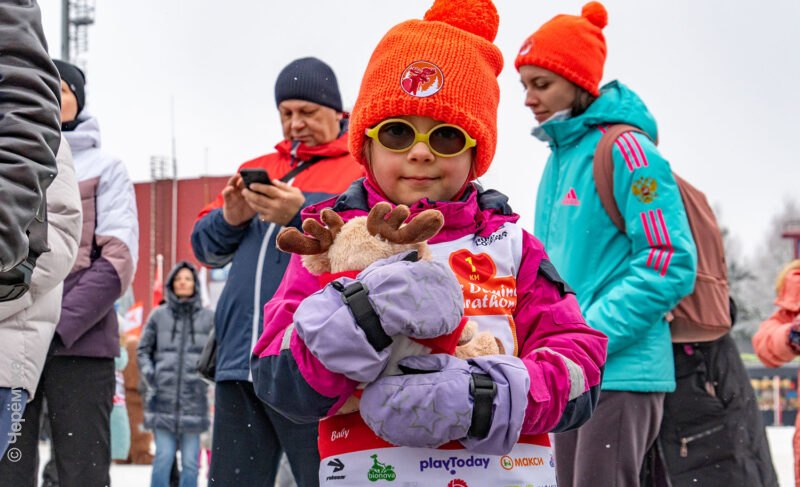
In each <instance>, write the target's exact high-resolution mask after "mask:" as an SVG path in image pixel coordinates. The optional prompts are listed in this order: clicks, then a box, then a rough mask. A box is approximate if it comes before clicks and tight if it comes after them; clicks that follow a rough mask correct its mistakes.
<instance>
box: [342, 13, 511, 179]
mask: <svg viewBox="0 0 800 487" xmlns="http://www.w3.org/2000/svg"><path fill="white" fill-rule="evenodd" d="M499 22H500V19H499V16H498V15H497V9H496V8H495V6H494V4H493V3H492V2H491V1H490V0H435V1H434V3H433V6H432V7H431V8H430V9H429V10H428V11H427V12H426V13H425V17H424V18H423V19H422V20H408V21H406V22H402V23H400V24H398V25H396V26H394V27H393V28H392V29H390V30H389V32H387V33H386V35H385V36H384V37H383V39H381V41H380V42H379V43H378V46H377V47H376V48H375V51H374V52H373V53H372V57H371V58H370V61H369V64H368V65H367V70H366V72H365V73H364V77H363V78H362V80H361V89H360V90H359V93H358V99H357V100H356V103H355V106H354V107H353V112H352V114H351V119H350V153H351V154H352V155H353V157H355V158H356V159H357V160H359V161H360V162H361V163H362V164H365V165H366V160H365V158H364V155H363V153H362V148H363V146H364V137H365V135H364V131H365V130H367V129H369V128H371V127H374V126H375V125H377V124H378V123H380V122H381V121H383V120H385V119H387V118H390V117H397V116H402V115H418V116H424V117H431V118H433V119H436V120H441V121H443V122H445V123H451V124H454V125H458V126H460V127H462V128H463V129H464V130H466V131H467V133H469V135H470V136H472V137H473V138H474V139H475V140H477V142H478V144H477V146H476V148H475V150H476V154H475V158H474V160H473V167H474V169H475V176H476V177H478V176H481V175H482V174H483V173H485V172H486V171H487V170H488V169H489V165H490V164H491V162H492V158H493V157H494V152H495V148H496V146H497V104H498V103H499V101H500V88H499V86H498V84H497V76H498V75H499V74H500V71H501V70H502V69H503V55H502V54H501V53H500V50H499V49H498V48H497V46H495V45H494V44H493V42H494V39H495V37H496V36H497V27H498V24H499Z"/></svg>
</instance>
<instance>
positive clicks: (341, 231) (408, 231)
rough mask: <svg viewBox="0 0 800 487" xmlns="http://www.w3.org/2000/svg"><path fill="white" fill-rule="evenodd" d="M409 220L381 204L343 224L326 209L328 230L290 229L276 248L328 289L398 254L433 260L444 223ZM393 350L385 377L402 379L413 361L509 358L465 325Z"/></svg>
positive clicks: (308, 223)
mask: <svg viewBox="0 0 800 487" xmlns="http://www.w3.org/2000/svg"><path fill="white" fill-rule="evenodd" d="M409 214H410V212H409V209H408V207H406V206H404V205H400V206H397V207H395V208H394V209H392V207H391V205H389V204H388V203H385V202H382V203H378V204H377V205H375V206H374V207H373V208H372V210H371V211H370V212H369V215H368V216H366V217H364V216H361V217H356V218H353V219H351V220H349V221H348V222H347V223H344V221H343V220H342V219H341V217H340V216H339V215H338V214H337V213H336V212H334V211H333V210H331V209H327V208H326V209H324V210H322V213H321V215H320V219H321V220H322V222H323V223H324V224H325V225H322V224H321V223H320V222H318V221H316V220H314V219H311V218H309V219H306V220H305V221H304V222H303V230H304V231H305V232H306V233H307V234H308V235H304V234H302V233H300V232H299V231H298V230H297V229H295V228H286V229H284V230H282V231H281V233H280V234H279V235H278V238H277V245H278V248H279V249H281V250H282V251H284V252H290V253H294V254H300V255H301V256H302V261H303V266H304V267H305V268H306V269H307V270H308V271H309V272H311V273H312V274H314V275H316V276H318V277H319V279H320V284H321V285H323V286H324V285H326V284H328V283H330V282H332V281H334V280H336V279H338V278H340V277H351V278H355V276H356V275H357V274H358V273H359V272H360V271H362V270H364V269H366V268H367V267H368V266H369V265H370V264H372V263H373V262H376V261H378V260H380V259H385V258H388V257H391V256H393V255H396V254H399V253H403V252H408V251H415V252H416V255H414V254H411V255H412V257H411V258H412V259H431V252H430V249H429V248H428V245H427V243H426V242H427V240H429V239H430V238H432V237H433V236H435V235H436V234H437V233H438V232H439V230H441V228H442V226H443V225H444V217H443V216H442V214H441V212H439V211H437V210H426V211H423V212H422V213H420V214H419V215H417V216H415V217H414V218H413V219H411V220H410V221H409V222H408V223H404V222H405V221H406V219H408V217H409ZM422 312H424V311H422ZM392 347H393V348H392V354H391V358H390V360H389V363H388V365H387V366H386V368H385V369H384V371H383V374H382V375H393V374H399V373H401V372H400V370H399V369H398V367H397V362H398V361H400V360H401V359H403V358H405V357H408V356H411V355H425V354H429V353H449V354H453V355H455V356H457V357H459V358H464V359H466V358H470V357H477V356H481V355H493V354H500V353H503V352H504V349H503V346H502V344H501V342H500V341H499V340H497V339H496V338H495V337H494V336H493V335H492V334H490V333H488V332H478V329H477V324H476V323H475V322H473V321H467V320H466V319H463V320H462V322H461V323H460V325H459V326H458V327H457V328H456V329H455V331H453V332H452V333H450V334H449V335H444V336H441V337H438V338H433V339H424V340H423V339H415V338H408V337H405V336H402V335H398V336H395V337H393V344H392ZM357 409H358V399H357V398H355V397H352V398H351V399H350V400H349V401H348V402H347V403H346V404H345V405H344V406H343V407H342V409H340V410H339V412H338V414H344V413H349V412H353V411H355V410H357Z"/></svg>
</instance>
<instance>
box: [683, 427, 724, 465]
mask: <svg viewBox="0 0 800 487" xmlns="http://www.w3.org/2000/svg"><path fill="white" fill-rule="evenodd" d="M723 428H725V425H724V424H721V425H719V426H715V427H713V428H711V429H708V430H705V431H701V432H700V433H697V434H695V435H692V436H684V437H683V438H681V458H686V457H688V456H689V443H691V442H693V441H695V440H699V439H700V438H705V437H706V436H711V435H713V434H714V433H718V432H719V431H722V429H723Z"/></svg>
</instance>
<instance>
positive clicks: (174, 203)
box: [170, 97, 178, 269]
mask: <svg viewBox="0 0 800 487" xmlns="http://www.w3.org/2000/svg"><path fill="white" fill-rule="evenodd" d="M171 112H172V231H171V232H170V235H171V236H172V240H171V246H170V257H171V261H172V265H171V266H170V269H172V268H173V267H175V264H176V263H177V256H176V255H175V254H177V252H178V235H177V234H178V156H177V153H176V148H175V97H172V110H171Z"/></svg>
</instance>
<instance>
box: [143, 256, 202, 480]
mask: <svg viewBox="0 0 800 487" xmlns="http://www.w3.org/2000/svg"><path fill="white" fill-rule="evenodd" d="M196 283H197V272H196V271H195V269H194V267H193V266H192V265H191V264H189V263H188V262H180V263H179V264H177V265H176V266H175V267H174V268H173V269H172V271H171V272H170V274H169V277H168V278H167V283H166V286H165V295H166V302H165V303H164V304H162V305H161V306H159V307H158V308H156V309H155V310H153V312H152V313H151V314H150V317H149V319H148V320H147V324H146V325H145V328H144V330H143V331H142V337H141V341H140V342H139V347H138V348H137V353H136V355H137V359H138V362H139V370H140V372H141V376H142V380H143V381H144V382H145V384H147V399H146V407H145V414H144V424H145V427H146V428H148V429H151V430H153V432H154V434H155V440H156V456H155V459H154V460H153V473H152V478H151V484H150V485H151V487H161V486H163V487H166V486H168V485H169V478H170V470H171V468H172V462H173V459H174V458H175V452H176V450H178V449H179V448H180V452H181V482H180V485H181V487H190V486H195V485H197V472H198V456H199V452H200V433H202V432H203V431H205V430H207V429H208V426H209V419H208V399H207V396H206V388H207V385H206V383H205V382H203V380H202V379H201V378H200V375H199V374H198V373H197V359H198V358H199V356H200V353H201V352H202V351H203V347H204V346H205V344H206V342H207V341H208V335H209V333H211V328H212V326H213V322H214V312H213V311H212V310H210V309H205V308H203V307H202V304H201V302H200V293H199V289H198V287H197V284H196Z"/></svg>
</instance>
